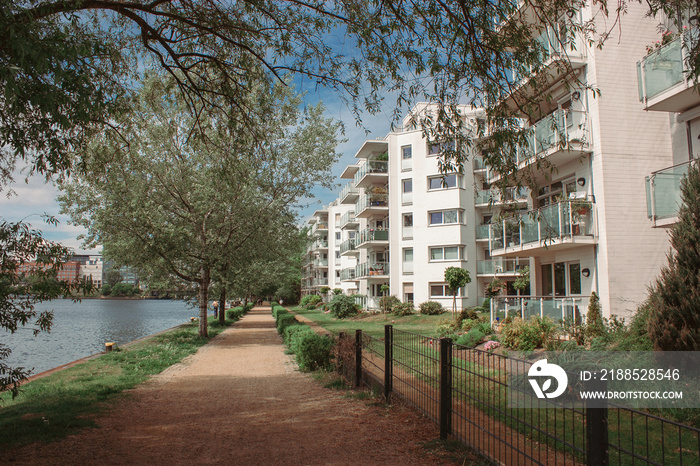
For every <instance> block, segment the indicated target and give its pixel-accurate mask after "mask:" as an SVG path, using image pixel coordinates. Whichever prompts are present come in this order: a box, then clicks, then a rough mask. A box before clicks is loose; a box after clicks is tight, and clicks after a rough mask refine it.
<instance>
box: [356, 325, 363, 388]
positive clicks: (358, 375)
mask: <svg viewBox="0 0 700 466" xmlns="http://www.w3.org/2000/svg"><path fill="white" fill-rule="evenodd" d="M360 385H362V330H360V329H357V330H355V386H356V387H359V386H360Z"/></svg>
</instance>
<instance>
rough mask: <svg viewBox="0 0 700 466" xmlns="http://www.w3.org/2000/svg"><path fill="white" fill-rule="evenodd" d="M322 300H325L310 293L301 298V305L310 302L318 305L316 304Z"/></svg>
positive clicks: (304, 305)
mask: <svg viewBox="0 0 700 466" xmlns="http://www.w3.org/2000/svg"><path fill="white" fill-rule="evenodd" d="M321 301H323V299H322V298H321V297H320V296H319V295H317V294H310V295H306V296H304V297H303V298H301V302H300V303H299V305H300V306H303V307H306V306H308V305H309V304H313V305H316V304H318V303H320V302H321Z"/></svg>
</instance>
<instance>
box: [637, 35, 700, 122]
mask: <svg viewBox="0 0 700 466" xmlns="http://www.w3.org/2000/svg"><path fill="white" fill-rule="evenodd" d="M697 40H698V29H693V30H691V31H688V32H686V33H685V34H682V35H680V36H679V37H678V38H677V39H676V40H674V41H672V42H670V43H668V44H666V45H664V46H663V47H661V48H659V49H658V50H656V51H654V52H652V53H650V54H649V55H647V56H646V57H644V58H642V59H641V60H640V61H639V62H637V85H638V87H639V100H640V101H641V102H642V103H643V104H644V110H653V111H659V112H682V111H684V110H687V109H689V108H691V107H694V106H696V105H698V104H700V94H698V93H697V91H696V90H695V89H694V86H693V80H692V78H689V77H688V75H687V74H686V73H685V66H684V64H685V63H686V62H687V59H688V50H691V49H692V45H693V43H696V42H697Z"/></svg>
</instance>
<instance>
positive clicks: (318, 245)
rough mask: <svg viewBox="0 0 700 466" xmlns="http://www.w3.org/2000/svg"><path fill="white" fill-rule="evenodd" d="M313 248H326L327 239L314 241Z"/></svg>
mask: <svg viewBox="0 0 700 466" xmlns="http://www.w3.org/2000/svg"><path fill="white" fill-rule="evenodd" d="M313 249H328V241H323V240H321V241H314V244H313Z"/></svg>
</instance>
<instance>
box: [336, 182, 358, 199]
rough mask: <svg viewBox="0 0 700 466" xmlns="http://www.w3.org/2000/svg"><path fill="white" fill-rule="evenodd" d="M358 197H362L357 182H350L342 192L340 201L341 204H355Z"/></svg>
mask: <svg viewBox="0 0 700 466" xmlns="http://www.w3.org/2000/svg"><path fill="white" fill-rule="evenodd" d="M358 197H360V192H359V191H358V190H357V188H356V187H355V182H354V181H350V182H349V183H348V184H346V185H345V186H344V187H343V189H342V190H341V191H340V196H339V197H338V199H340V203H341V204H354V203H355V202H356V201H357V198H358Z"/></svg>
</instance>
